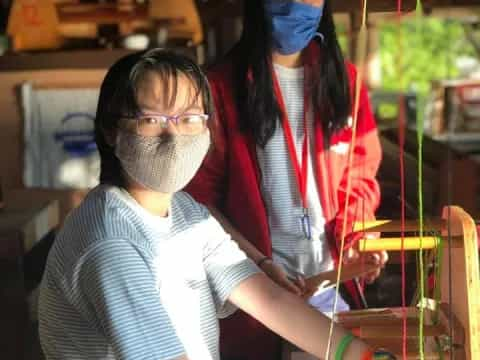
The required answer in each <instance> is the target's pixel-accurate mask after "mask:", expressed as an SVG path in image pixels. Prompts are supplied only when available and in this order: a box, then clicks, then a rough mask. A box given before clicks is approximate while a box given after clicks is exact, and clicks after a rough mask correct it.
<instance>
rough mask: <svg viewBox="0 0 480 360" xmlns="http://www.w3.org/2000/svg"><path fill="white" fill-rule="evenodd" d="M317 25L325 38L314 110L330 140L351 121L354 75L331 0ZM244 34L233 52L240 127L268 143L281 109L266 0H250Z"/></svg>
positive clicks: (261, 143) (315, 81)
mask: <svg viewBox="0 0 480 360" xmlns="http://www.w3.org/2000/svg"><path fill="white" fill-rule="evenodd" d="M324 6H325V7H324V10H323V16H322V20H321V22H320V25H319V27H318V32H320V33H321V34H322V35H323V37H324V39H323V41H322V40H321V39H320V38H316V40H315V41H317V43H318V45H319V47H320V48H321V50H320V58H319V59H318V64H317V65H316V66H317V69H318V72H316V71H314V75H315V76H313V79H312V81H313V84H312V86H313V99H314V109H315V111H316V112H319V113H320V114H321V118H322V128H323V130H324V133H325V134H326V139H327V140H328V138H329V137H330V135H331V134H333V133H334V132H335V131H336V130H338V129H340V128H342V127H343V126H345V125H346V124H347V120H348V117H349V116H350V115H351V95H350V85H349V77H348V74H347V69H346V66H345V62H344V58H343V55H342V51H341V49H340V45H339V43H338V39H337V34H336V31H335V24H334V22H333V14H332V9H331V6H330V0H325V4H324ZM243 18H244V20H243V33H242V36H241V38H240V41H239V42H238V43H237V44H236V46H235V47H234V48H233V50H232V52H231V53H230V56H231V57H232V58H233V63H234V72H233V73H234V79H233V81H234V89H235V100H236V105H237V108H238V112H239V114H240V117H239V118H240V127H241V129H242V130H244V131H245V132H250V133H251V134H252V135H253V137H254V139H255V142H256V143H257V144H258V145H259V146H262V147H263V146H265V145H266V144H267V142H268V141H269V140H270V138H271V137H272V136H273V134H274V132H275V129H276V127H277V125H278V121H279V120H278V119H279V115H280V108H279V105H278V102H277V100H276V99H275V95H274V91H273V80H272V74H271V49H272V39H271V26H270V22H269V21H268V19H266V17H265V12H264V7H263V1H259V0H245V2H244V14H243Z"/></svg>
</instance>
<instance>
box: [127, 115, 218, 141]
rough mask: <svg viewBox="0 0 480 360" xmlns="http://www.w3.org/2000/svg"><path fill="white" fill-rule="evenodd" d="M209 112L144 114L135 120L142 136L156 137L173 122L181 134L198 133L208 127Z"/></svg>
mask: <svg viewBox="0 0 480 360" xmlns="http://www.w3.org/2000/svg"><path fill="white" fill-rule="evenodd" d="M208 118H209V115H207V114H182V115H171V116H170V115H160V114H143V115H141V116H139V117H137V118H134V119H133V118H130V119H128V120H135V122H136V132H137V134H139V135H142V136H149V137H155V136H160V135H162V134H163V133H164V132H165V131H166V129H167V128H168V122H171V123H172V124H173V126H174V127H175V129H176V130H177V131H178V133H179V134H184V135H196V134H200V133H202V132H203V131H205V130H206V129H207V121H208Z"/></svg>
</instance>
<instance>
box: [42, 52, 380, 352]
mask: <svg viewBox="0 0 480 360" xmlns="http://www.w3.org/2000/svg"><path fill="white" fill-rule="evenodd" d="M212 116H213V105H212V99H211V95H210V90H209V86H208V83H207V80H206V78H205V77H204V75H203V74H202V72H201V70H200V69H199V68H198V66H196V65H195V64H194V63H193V62H192V61H190V60H189V59H188V58H186V57H183V56H179V55H175V54H173V53H171V52H167V51H163V50H151V51H148V52H146V53H138V54H133V55H128V56H126V57H124V58H122V59H121V60H119V61H118V62H117V63H116V64H114V65H113V66H112V67H111V68H110V70H109V71H108V73H107V75H106V77H105V79H104V81H103V83H102V86H101V90H100V97H99V102H98V108H97V115H96V119H95V133H96V143H97V146H98V149H99V152H100V157H101V174H100V183H101V184H100V185H99V186H98V187H96V188H95V189H93V190H92V191H91V192H90V193H89V194H88V195H87V197H86V198H85V200H84V201H83V202H82V204H81V205H80V206H79V207H78V208H77V209H75V210H74V211H73V212H72V213H71V214H70V215H69V216H68V218H67V219H66V221H65V224H64V226H63V228H62V229H61V230H60V232H59V233H58V236H57V238H56V240H55V243H54V245H53V247H52V249H51V251H50V254H49V256H48V260H47V265H46V270H45V273H44V276H43V279H42V283H41V290H40V300H39V327H40V340H41V345H42V349H43V351H44V353H45V355H46V357H47V359H85V360H87V359H88V360H95V359H132V360H137V359H159V360H160V359H182V360H184V359H189V360H195V359H198V360H209V359H213V360H217V359H220V352H219V325H218V320H217V319H218V318H223V317H226V316H229V315H230V314H232V313H233V312H234V311H235V309H236V307H239V308H241V309H242V310H243V311H245V312H246V313H248V314H250V315H251V316H253V317H255V318H256V319H258V320H259V321H261V322H262V323H263V324H264V325H265V326H267V327H269V328H270V329H272V330H273V331H275V332H277V333H278V334H279V335H280V336H283V337H285V338H286V339H288V340H290V341H291V342H293V343H295V344H297V345H298V346H299V347H301V348H303V349H305V350H306V351H308V352H311V353H313V354H315V355H317V356H319V357H322V356H323V354H324V353H325V350H326V345H327V341H326V339H327V338H328V335H327V333H328V325H329V320H328V319H327V318H326V317H325V316H324V315H322V314H320V313H318V312H316V311H315V310H313V309H312V308H311V307H309V306H307V305H306V304H305V303H304V302H302V300H301V299H300V298H298V297H296V296H295V295H293V294H291V293H289V292H287V291H285V290H284V289H282V288H281V287H279V286H278V285H277V284H275V283H274V282H273V281H271V280H270V279H269V278H268V277H267V276H265V274H263V272H261V270H260V269H259V268H258V267H257V266H256V265H255V263H254V262H253V261H252V260H251V259H249V258H248V257H247V256H246V255H245V254H244V252H243V251H241V250H240V249H239V247H238V245H237V244H236V243H235V242H234V241H232V240H231V239H230V237H229V235H227V234H226V233H225V232H224V230H223V229H222V227H221V226H220V225H219V224H218V223H217V221H216V220H215V219H214V218H213V217H212V216H211V215H210V213H209V211H208V210H207V209H206V208H205V207H204V206H202V205H200V204H199V203H197V202H196V201H195V200H193V199H192V198H191V197H190V196H189V195H187V194H186V193H184V192H182V191H181V190H182V189H183V188H184V187H185V185H186V184H187V183H188V182H189V181H190V180H191V178H192V177H193V175H194V174H195V172H196V171H197V169H198V168H199V166H200V165H201V163H202V161H203V159H204V157H205V155H206V153H207V152H208V151H209V148H210V138H211V134H212V133H213V130H212V124H213V122H212ZM333 346H334V347H338V348H339V349H340V350H339V351H341V352H342V354H343V356H344V357H343V358H344V359H352V360H353V359H355V360H356V359H360V356H361V355H362V354H364V355H365V356H370V355H369V354H371V353H370V352H369V349H368V347H367V346H366V345H365V344H364V343H363V342H362V341H360V340H357V339H355V338H353V336H351V335H349V334H347V333H346V332H345V330H343V329H342V328H339V327H338V328H336V329H335V332H334V336H333Z"/></svg>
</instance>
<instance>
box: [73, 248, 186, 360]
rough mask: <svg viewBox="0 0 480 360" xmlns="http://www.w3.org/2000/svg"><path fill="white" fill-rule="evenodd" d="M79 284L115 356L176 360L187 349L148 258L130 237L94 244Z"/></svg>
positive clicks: (82, 269) (119, 357)
mask: <svg viewBox="0 0 480 360" xmlns="http://www.w3.org/2000/svg"><path fill="white" fill-rule="evenodd" d="M79 287H80V293H81V294H82V296H83V298H84V299H85V300H84V301H86V302H87V304H86V305H87V306H88V309H89V311H90V312H91V313H93V316H94V318H95V323H96V326H97V327H98V329H97V331H99V332H100V333H101V334H103V335H104V336H105V337H106V339H107V341H108V343H109V344H110V345H111V346H112V348H113V351H114V354H115V358H117V359H175V358H177V357H179V356H181V355H184V354H185V350H184V348H183V346H182V343H181V342H180V340H179V338H178V337H177V334H176V332H175V329H174V327H173V325H172V323H171V321H170V318H169V316H168V314H167V312H166V311H165V309H164V307H163V306H162V303H161V300H160V296H159V293H158V290H157V287H156V284H155V277H154V274H153V272H152V270H151V267H150V265H149V263H148V261H147V257H146V256H145V254H144V253H142V251H141V250H139V249H138V248H136V247H134V246H133V245H132V244H130V243H129V242H128V241H125V240H121V239H119V240H109V241H106V242H102V243H101V244H99V245H97V246H96V247H95V248H94V249H91V250H90V251H89V252H88V253H87V255H86V256H85V259H82V263H81V266H80V271H79Z"/></svg>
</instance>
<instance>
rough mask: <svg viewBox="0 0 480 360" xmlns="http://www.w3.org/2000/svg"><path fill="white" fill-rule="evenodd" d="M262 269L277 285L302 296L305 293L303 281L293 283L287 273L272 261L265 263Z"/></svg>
mask: <svg viewBox="0 0 480 360" xmlns="http://www.w3.org/2000/svg"><path fill="white" fill-rule="evenodd" d="M260 269H262V270H263V272H264V273H265V274H266V275H267V276H268V277H269V278H270V279H271V280H273V282H275V283H276V284H278V285H280V286H281V287H282V288H284V289H285V290H287V291H289V292H291V293H293V294H295V295H298V296H302V295H303V293H304V292H305V290H306V289H305V282H304V281H303V280H300V279H299V280H297V281H292V280H290V279H289V278H288V276H287V273H286V272H285V271H284V270H283V269H282V268H281V267H280V266H278V265H276V264H275V263H274V262H273V261H272V260H266V261H264V262H263V263H262V264H261V266H260Z"/></svg>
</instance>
